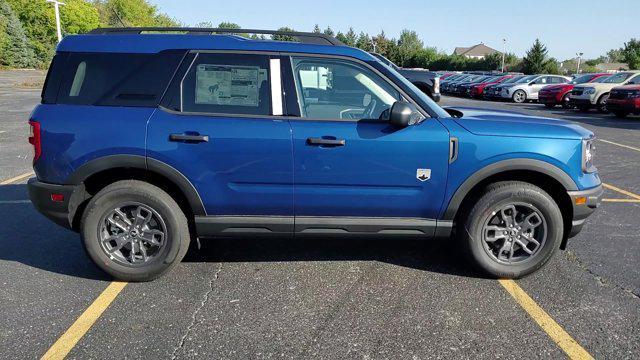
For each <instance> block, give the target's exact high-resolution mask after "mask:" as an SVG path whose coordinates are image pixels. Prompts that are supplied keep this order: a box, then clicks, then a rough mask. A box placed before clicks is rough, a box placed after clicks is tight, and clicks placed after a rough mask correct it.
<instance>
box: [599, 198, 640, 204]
mask: <svg viewBox="0 0 640 360" xmlns="http://www.w3.org/2000/svg"><path fill="white" fill-rule="evenodd" d="M602 201H603V202H612V203H640V200H636V199H602Z"/></svg>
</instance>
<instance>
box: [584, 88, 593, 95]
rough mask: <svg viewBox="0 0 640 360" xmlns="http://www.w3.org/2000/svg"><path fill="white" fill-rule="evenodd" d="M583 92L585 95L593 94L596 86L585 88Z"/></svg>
mask: <svg viewBox="0 0 640 360" xmlns="http://www.w3.org/2000/svg"><path fill="white" fill-rule="evenodd" d="M584 93H585V94H587V95H593V94H595V93H596V88H592V87H589V88H585V89H584Z"/></svg>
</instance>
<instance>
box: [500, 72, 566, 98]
mask: <svg viewBox="0 0 640 360" xmlns="http://www.w3.org/2000/svg"><path fill="white" fill-rule="evenodd" d="M569 81H571V78H569V77H566V76H560V75H548V74H542V75H537V76H536V77H534V78H533V79H532V80H530V81H528V82H525V83H514V84H513V86H510V87H505V88H503V89H502V92H501V93H500V97H502V98H503V99H510V100H512V101H513V102H516V103H523V102H525V101H527V100H538V92H539V91H540V89H542V88H543V87H545V86H547V85H554V84H564V83H567V82H569Z"/></svg>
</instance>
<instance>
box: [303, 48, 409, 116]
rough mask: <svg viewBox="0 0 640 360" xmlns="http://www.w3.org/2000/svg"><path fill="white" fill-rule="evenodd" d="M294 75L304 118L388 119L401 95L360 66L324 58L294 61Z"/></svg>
mask: <svg viewBox="0 0 640 360" xmlns="http://www.w3.org/2000/svg"><path fill="white" fill-rule="evenodd" d="M292 64H293V73H294V77H295V81H296V88H297V90H298V102H299V104H300V108H301V109H300V112H301V115H302V117H307V118H313V119H334V120H336V119H344V120H359V119H384V118H385V116H383V114H386V113H388V112H387V111H386V110H388V109H389V108H391V106H392V105H393V103H394V102H396V101H397V100H400V99H401V97H400V93H399V92H398V91H397V90H396V89H395V88H394V87H393V86H392V85H391V84H389V83H387V82H386V81H385V80H384V79H383V78H382V77H380V76H379V75H377V74H376V73H374V72H373V71H371V70H370V69H368V68H366V67H365V66H362V65H360V64H357V63H354V62H351V61H345V60H338V59H322V58H294V59H293V61H292Z"/></svg>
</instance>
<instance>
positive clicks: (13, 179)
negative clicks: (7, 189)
mask: <svg viewBox="0 0 640 360" xmlns="http://www.w3.org/2000/svg"><path fill="white" fill-rule="evenodd" d="M32 175H33V171H29V172H28V173H26V174H22V175H18V176H16V177H12V178H10V179H7V180H2V181H1V182H0V185H9V184H11V183H14V182H18V181H20V180H24V179H26V178H28V177H30V176H32Z"/></svg>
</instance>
